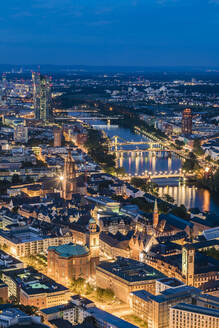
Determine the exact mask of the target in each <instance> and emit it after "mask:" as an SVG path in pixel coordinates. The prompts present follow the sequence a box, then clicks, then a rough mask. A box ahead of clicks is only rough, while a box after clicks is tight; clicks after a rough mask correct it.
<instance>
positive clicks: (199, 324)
mask: <svg viewBox="0 0 219 328" xmlns="http://www.w3.org/2000/svg"><path fill="white" fill-rule="evenodd" d="M168 327H169V328H181V327H183V328H218V327H219V310H216V309H208V308H205V307H201V306H197V305H191V304H185V303H179V304H177V305H175V306H173V307H171V308H170V320H169V326H168Z"/></svg>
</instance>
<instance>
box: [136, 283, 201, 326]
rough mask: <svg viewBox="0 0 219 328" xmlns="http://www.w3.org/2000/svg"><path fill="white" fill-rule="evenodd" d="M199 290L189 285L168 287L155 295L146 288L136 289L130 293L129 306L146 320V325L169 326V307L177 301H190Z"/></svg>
mask: <svg viewBox="0 0 219 328" xmlns="http://www.w3.org/2000/svg"><path fill="white" fill-rule="evenodd" d="M200 292H201V291H200V290H199V289H197V288H194V287H190V286H182V287H175V288H169V289H166V290H164V291H162V292H161V294H160V295H156V296H155V295H153V294H151V293H150V292H148V291H146V290H138V291H135V292H132V293H131V294H130V307H131V309H132V310H133V312H134V313H135V314H136V315H137V316H139V317H140V318H142V319H143V320H144V321H146V322H147V324H148V327H153V328H169V307H170V306H171V305H175V304H178V303H179V302H187V303H192V300H193V298H195V297H197V296H198V295H199V294H200ZM183 328H184V327H183Z"/></svg>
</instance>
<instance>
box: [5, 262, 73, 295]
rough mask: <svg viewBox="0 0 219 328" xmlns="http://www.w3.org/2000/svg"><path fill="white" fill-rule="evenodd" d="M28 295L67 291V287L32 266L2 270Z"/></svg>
mask: <svg viewBox="0 0 219 328" xmlns="http://www.w3.org/2000/svg"><path fill="white" fill-rule="evenodd" d="M4 274H5V275H6V276H8V277H10V278H11V279H12V280H13V281H15V283H16V284H17V285H19V286H20V287H21V289H22V290H24V291H25V292H26V293H27V294H29V295H34V294H41V293H55V292H59V291H67V290H68V288H66V287H64V286H63V285H60V284H58V283H56V282H55V281H54V280H52V279H50V278H49V277H47V276H45V275H44V274H42V273H40V272H38V271H36V270H35V269H34V268H32V267H28V268H25V269H17V270H10V271H7V272H4Z"/></svg>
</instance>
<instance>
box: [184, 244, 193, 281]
mask: <svg viewBox="0 0 219 328" xmlns="http://www.w3.org/2000/svg"><path fill="white" fill-rule="evenodd" d="M194 273H195V249H194V248H193V247H192V245H190V244H187V245H185V246H183V248H182V275H183V276H184V277H185V278H186V284H187V285H189V286H194Z"/></svg>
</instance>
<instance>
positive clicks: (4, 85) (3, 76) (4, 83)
mask: <svg viewBox="0 0 219 328" xmlns="http://www.w3.org/2000/svg"><path fill="white" fill-rule="evenodd" d="M2 88H3V89H6V88H7V78H6V74H5V73H3V74H2Z"/></svg>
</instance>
